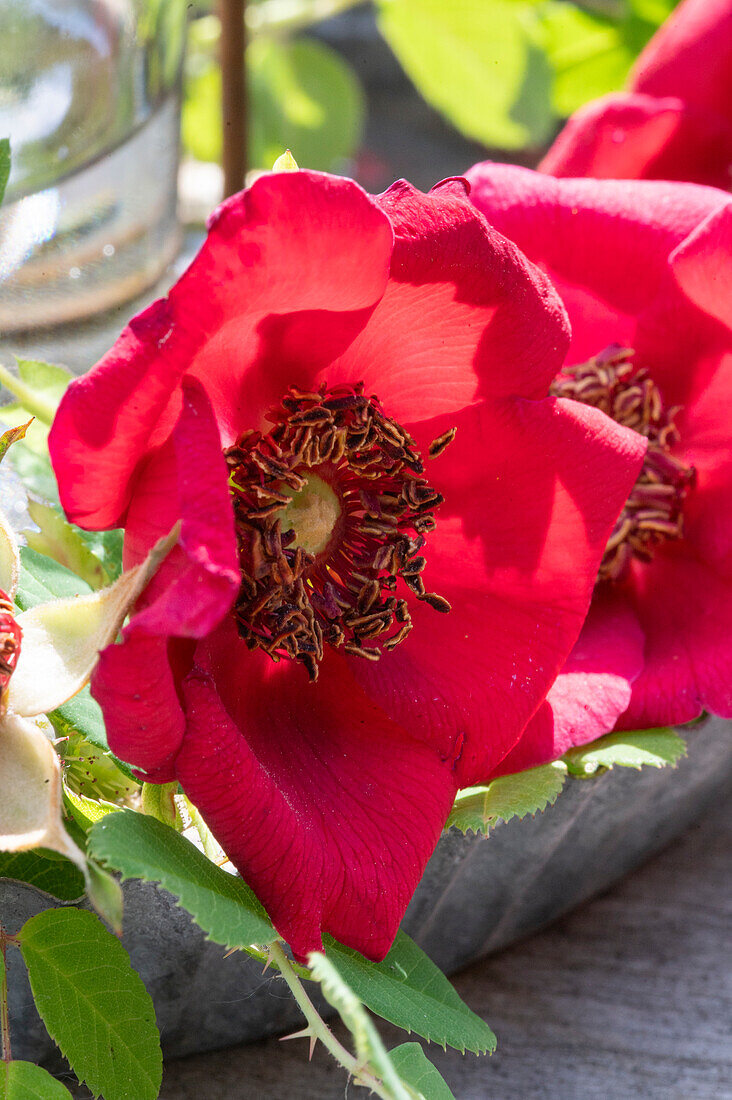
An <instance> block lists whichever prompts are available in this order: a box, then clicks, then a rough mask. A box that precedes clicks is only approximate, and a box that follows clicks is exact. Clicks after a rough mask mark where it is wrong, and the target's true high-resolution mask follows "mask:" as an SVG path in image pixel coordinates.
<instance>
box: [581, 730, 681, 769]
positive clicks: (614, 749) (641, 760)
mask: <svg viewBox="0 0 732 1100" xmlns="http://www.w3.org/2000/svg"><path fill="white" fill-rule="evenodd" d="M685 755H686V744H685V742H684V739H683V738H682V737H680V736H679V735H678V733H676V732H675V731H674V730H671V729H655V730H636V731H635V732H633V733H630V732H622V731H621V732H619V733H610V734H608V735H607V736H606V737H600V738H599V739H598V740H597V741H592V742H591V743H590V744H589V745H582V746H580V747H579V748H576V749H570V751H569V752H568V753H566V754H565V756H564V761H565V762H566V765H567V767H568V768H569V770H570V772H572V773H573V774H574V775H581V776H585V775H594V773H595V772H597V771H599V770H601V769H604V768H614V767H619V768H642V767H652V768H664V767H666V766H668V765H675V764H677V763H678V761H679V760H680V759H681V758H682V756H685Z"/></svg>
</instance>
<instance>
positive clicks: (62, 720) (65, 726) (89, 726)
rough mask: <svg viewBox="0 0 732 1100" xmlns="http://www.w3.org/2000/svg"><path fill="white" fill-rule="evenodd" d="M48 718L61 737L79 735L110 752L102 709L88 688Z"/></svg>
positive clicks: (52, 712) (83, 689)
mask: <svg viewBox="0 0 732 1100" xmlns="http://www.w3.org/2000/svg"><path fill="white" fill-rule="evenodd" d="M48 717H49V718H50V719H51V723H52V724H53V728H54V729H55V730H56V732H57V734H58V735H59V737H71V736H73V734H75V733H78V734H81V736H82V737H83V738H84V740H85V741H88V742H89V743H90V744H92V745H95V746H96V747H97V748H100V749H103V750H104V751H105V752H108V751H109V746H108V744H107V732H106V730H105V728H104V716H103V714H102V708H101V707H100V706H99V703H97V701H96V699H92V696H91V691H90V689H89V687H88V686H87V687H85V688H82V689H81V691H80V692H79V693H78V695H75V696H74V698H73V699H69V701H68V703H64V705H63V706H62V707H59V708H58V709H57V710H53V711H51V713H50V714H49V716H48ZM126 767H127V765H125V768H126ZM130 774H131V773H130Z"/></svg>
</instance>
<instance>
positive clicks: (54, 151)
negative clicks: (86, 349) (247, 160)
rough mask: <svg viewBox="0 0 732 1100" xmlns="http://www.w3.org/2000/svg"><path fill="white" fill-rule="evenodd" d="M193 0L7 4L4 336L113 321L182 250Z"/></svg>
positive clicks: (0, 224) (0, 66)
mask: <svg viewBox="0 0 732 1100" xmlns="http://www.w3.org/2000/svg"><path fill="white" fill-rule="evenodd" d="M186 8H187V5H186V2H185V0H0V137H8V136H9V137H10V141H11V174H10V181H9V184H8V188H7V191H6V196H5V202H4V203H3V205H2V207H0V332H2V333H3V334H5V333H8V332H18V331H22V330H27V329H32V328H35V327H37V326H44V325H53V324H59V323H62V322H67V321H71V320H74V319H78V318H80V317H84V316H87V315H89V314H91V313H95V312H97V311H99V310H103V309H107V308H110V307H112V306H114V305H117V304H119V303H120V302H121V301H123V300H125V299H128V298H131V297H133V296H134V295H136V294H138V293H140V292H141V291H143V290H144V289H146V288H147V287H149V286H150V285H151V284H152V283H154V282H155V281H156V280H157V279H158V277H159V276H160V275H161V273H162V271H163V270H164V268H165V267H166V265H167V264H168V263H169V261H170V260H171V259H172V257H173V256H174V254H175V252H176V251H177V248H178V245H179V229H178V223H177V218H176V181H177V168H178V156H179V134H180V86H181V68H182V58H183V49H184V42H185V25H186Z"/></svg>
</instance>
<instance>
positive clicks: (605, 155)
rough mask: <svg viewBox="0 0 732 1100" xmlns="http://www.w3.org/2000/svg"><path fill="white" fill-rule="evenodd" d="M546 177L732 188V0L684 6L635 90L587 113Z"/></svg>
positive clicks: (547, 164)
mask: <svg viewBox="0 0 732 1100" xmlns="http://www.w3.org/2000/svg"><path fill="white" fill-rule="evenodd" d="M540 171H542V172H548V173H549V174H550V175H554V176H595V177H600V178H603V179H668V180H687V181H689V182H692V183H706V184H712V185H713V186H715V187H722V188H724V189H729V188H730V187H732V0H685V2H684V3H682V4H681V5H680V6H679V7H678V8H677V9H676V11H675V12H674V13H673V14H672V15H671V16H670V17H669V19H668V20H667V21H666V23H664V25H663V26H662V27H661V29H660V30H659V31H658V33H657V34H655V35H654V37H653V38H652V39H651V41H650V42H649V44H648V45H647V46H646V48H645V50H644V51H643V52H642V53H641V55H640V57H639V58H638V60H637V61H636V64H635V66H634V68H633V71H632V73H631V77H630V81H629V90H628V91H627V92H620V93H613V94H611V95H607V96H603V97H601V98H600V99H597V100H594V101H593V102H592V103H589V104H587V105H586V106H585V107H582V108H580V110H579V111H577V112H576V114H574V115H573V116H572V118H571V119H570V120H569V122H568V123H567V125H566V126H565V128H564V129H563V130H562V132H561V134H560V135H559V137H558V138H557V140H556V141H555V143H554V145H553V146H552V148H551V149H550V150H549V152H548V153H547V155H546V157H545V158H544V160H543V161H542V163H541V165H540Z"/></svg>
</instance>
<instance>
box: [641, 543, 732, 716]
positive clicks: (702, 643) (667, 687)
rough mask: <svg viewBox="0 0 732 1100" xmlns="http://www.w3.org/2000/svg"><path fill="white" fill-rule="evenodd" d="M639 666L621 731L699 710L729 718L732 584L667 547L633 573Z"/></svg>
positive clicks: (682, 550)
mask: <svg viewBox="0 0 732 1100" xmlns="http://www.w3.org/2000/svg"><path fill="white" fill-rule="evenodd" d="M632 591H633V600H634V608H635V612H636V615H637V617H638V621H639V623H640V625H641V628H642V630H643V632H644V635H645V639H646V644H645V667H644V670H643V672H642V673H641V674H640V676H639V677H638V679H637V680H636V681H635V683H634V685H633V697H632V700H631V704H630V707H629V708H628V710H627V711H626V712H625V713H624V714H623V716H622V718H621V719H620V722H619V728H620V729H646V728H648V727H652V726H667V725H681V724H682V723H684V722H690V721H691V720H692V719H694V718H698V717H699V715H700V714H701V713H702V711H703V710H709V711H711V712H712V714H718V715H720V716H721V717H723V718H732V633H730V628H729V624H730V622H731V621H732V581H730V580H726V579H723V578H722V577H720V576H719V575H718V574H717V573H716V572H715V571H714V570H713V569H711V568H710V567H709V566H708V565H706V564H704V563H703V562H701V561H698V560H696V559H695V558H694V557H693V556H692V555H691V554H690V553H689V551H688V549H687V548H686V547H685V546H684V545H683V544H678V543H677V544H674V543H667V544H666V545H665V546H664V547H662V548H661V549H660V550H659V551H658V553H657V554H656V557H655V558H654V560H653V562H652V563H651V565H650V566H649V567H645V566H643V565H640V564H638V565H637V566H636V567H635V569H634V577H633V589H632Z"/></svg>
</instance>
